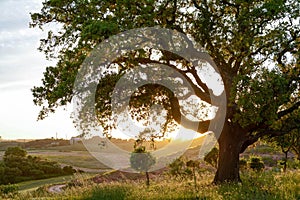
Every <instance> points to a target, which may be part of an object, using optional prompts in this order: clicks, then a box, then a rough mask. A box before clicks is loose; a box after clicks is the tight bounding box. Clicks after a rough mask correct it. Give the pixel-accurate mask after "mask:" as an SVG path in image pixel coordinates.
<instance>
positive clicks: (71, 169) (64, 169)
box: [62, 166, 76, 174]
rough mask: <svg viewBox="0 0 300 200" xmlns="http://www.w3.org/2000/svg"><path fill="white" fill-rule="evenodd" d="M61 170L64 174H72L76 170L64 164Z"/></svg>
mask: <svg viewBox="0 0 300 200" xmlns="http://www.w3.org/2000/svg"><path fill="white" fill-rule="evenodd" d="M62 170H63V172H64V173H65V174H74V173H75V172H76V170H75V169H73V167H72V166H64V167H63V169H62Z"/></svg>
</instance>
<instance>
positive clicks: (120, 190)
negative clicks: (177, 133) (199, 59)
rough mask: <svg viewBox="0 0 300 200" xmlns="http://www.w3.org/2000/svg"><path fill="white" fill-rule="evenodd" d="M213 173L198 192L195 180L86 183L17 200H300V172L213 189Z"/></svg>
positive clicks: (248, 177) (256, 176)
mask: <svg viewBox="0 0 300 200" xmlns="http://www.w3.org/2000/svg"><path fill="white" fill-rule="evenodd" d="M213 175H214V174H213V173H203V174H201V176H200V177H198V185H197V191H195V189H194V185H193V182H192V180H183V181H181V180H174V179H172V178H167V177H164V178H158V179H157V180H151V185H150V187H149V188H147V187H146V186H145V184H144V182H141V181H135V182H123V183H121V182H118V183H117V182H115V183H102V184H94V183H91V182H84V183H82V187H72V188H69V189H68V190H66V191H65V192H64V193H62V194H49V193H38V194H37V193H36V194H34V193H31V194H27V196H26V194H23V195H19V196H15V197H14V198H15V199H30V198H32V199H37V198H38V199H39V198H43V199H86V200H88V199H101V200H105V199H109V200H111V199H112V200H114V199H128V200H131V199H139V200H140V199H141V200H142V199H151V200H152V199H153V200H154V199H155V200H157V199H207V200H223V199H225V200H236V199H239V200H248V199H256V200H296V199H300V193H299V191H300V188H299V186H300V171H299V170H297V171H289V172H288V173H286V174H284V173H276V172H272V171H268V172H263V173H254V172H252V171H248V172H245V173H242V179H243V184H224V185H211V184H210V183H211V181H212V179H213Z"/></svg>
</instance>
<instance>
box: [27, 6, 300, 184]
mask: <svg viewBox="0 0 300 200" xmlns="http://www.w3.org/2000/svg"><path fill="white" fill-rule="evenodd" d="M31 17H32V23H31V26H32V27H40V28H43V27H44V26H46V25H48V24H51V23H58V24H59V25H60V27H61V28H60V29H59V31H58V32H55V31H49V32H48V37H47V38H45V39H42V40H41V45H40V50H41V51H43V52H44V53H45V54H46V56H47V57H48V58H57V59H58V62H57V64H56V66H49V67H47V69H46V71H45V73H44V78H43V85H42V86H40V87H34V88H33V90H32V91H33V95H34V102H35V104H36V105H39V106H42V110H41V112H40V115H39V118H40V119H43V118H44V117H46V116H47V115H48V114H49V113H51V112H54V111H55V109H56V107H58V106H62V105H66V104H67V103H69V102H70V101H71V99H72V97H73V96H74V93H73V84H74V81H75V78H76V75H77V73H78V71H79V69H80V65H81V64H82V62H83V61H84V59H85V58H86V57H87V56H88V55H89V54H90V52H91V50H92V49H93V48H94V47H95V46H96V45H97V44H99V43H100V42H102V41H104V40H105V39H107V38H109V37H110V36H112V35H115V34H117V33H120V32H122V31H126V30H130V29H133V28H141V27H149V26H160V27H164V28H169V29H172V30H176V31H178V32H180V33H184V34H188V35H190V36H192V37H193V38H194V39H195V41H197V42H198V43H200V44H201V45H202V46H203V47H204V48H205V51H206V52H207V53H208V54H209V55H210V56H211V58H212V59H213V61H214V62H215V64H216V66H217V68H218V71H219V73H220V76H221V78H222V80H223V85H224V91H223V93H222V94H221V95H224V94H226V98H227V99H226V100H227V105H225V107H226V118H225V123H224V128H223V131H222V133H221V135H220V137H219V140H218V142H219V150H220V151H219V159H218V170H217V173H216V177H215V182H225V181H240V177H239V168H238V163H239V154H240V153H241V152H243V151H244V150H245V149H246V148H247V147H248V146H249V145H251V144H253V143H254V142H256V141H257V140H258V139H259V138H262V137H264V136H268V137H274V136H279V135H284V134H288V133H290V131H291V130H293V129H299V124H300V122H299V119H300V117H299V116H300V111H299V106H300V100H299V96H300V95H299V92H300V86H299V80H300V64H299V61H300V53H299V52H300V51H299V48H300V41H299V37H300V26H299V19H300V2H299V1H298V0H255V1H248V0H209V1H208V0H188V1H186V0H173V1H169V0H160V1H156V0H113V1H111V0H109V1H108V0H103V1H98V0H46V1H45V2H44V3H43V8H42V10H41V11H40V12H39V13H32V14H31ZM153 37H156V38H159V37H160V36H155V35H154V36H153ZM174 43H176V41H174ZM157 51H159V52H160V53H161V56H160V57H159V58H158V59H153V58H152V57H153V55H155V54H156V53H157ZM149 63H161V64H164V65H167V66H168V67H170V68H172V69H174V70H176V71H178V72H179V73H180V74H181V75H182V76H184V77H185V78H186V79H187V80H188V82H189V83H190V84H191V85H192V87H193V89H194V90H195V95H196V97H197V98H199V100H200V99H201V100H202V101H203V102H206V103H208V104H210V103H211V99H214V98H218V97H219V96H218V95H216V94H211V88H209V87H208V84H207V82H206V81H205V80H202V76H200V74H199V71H201V67H199V63H190V62H187V61H186V60H185V59H184V58H182V57H180V56H178V55H174V54H172V53H170V52H167V51H163V50H161V49H152V48H151V47H147V48H146V47H145V48H144V49H140V50H137V51H134V52H126V53H124V54H122V55H120V57H119V58H118V59H116V60H115V61H114V63H112V64H111V65H109V66H101V67H103V69H110V73H106V74H102V77H101V80H100V83H99V87H98V90H97V94H96V99H97V102H96V105H95V106H96V112H97V117H98V119H97V120H98V122H99V124H100V125H102V126H103V128H104V130H105V131H106V133H109V128H113V126H114V125H115V124H114V123H113V122H112V121H111V119H113V116H111V115H112V112H111V103H112V102H111V97H110V95H111V94H112V91H113V89H114V86H115V83H116V82H117V81H118V80H119V78H120V77H121V76H122V75H123V74H125V73H126V72H127V71H128V70H129V69H132V68H134V66H136V65H137V64H144V65H146V64H149ZM202 67H203V66H202ZM116 69H117V70H116ZM112 72H115V73H112ZM187 96H188V95H187ZM187 98H188V97H186V96H185V97H182V98H180V99H178V98H175V97H174V94H172V92H170V91H168V90H166V89H165V88H164V87H161V86H159V85H155V84H149V85H146V86H143V87H141V88H139V89H138V90H137V92H136V93H135V94H134V95H133V97H132V103H131V104H130V106H131V108H130V112H131V114H132V116H134V117H135V118H136V119H141V118H146V117H147V116H148V115H147V108H148V110H149V108H150V107H151V106H152V105H153V104H160V105H162V107H163V108H164V110H165V111H166V112H167V115H166V118H167V119H166V120H165V124H164V126H163V128H162V129H161V131H162V132H163V133H164V132H166V131H168V130H169V129H168V127H170V126H167V125H168V124H171V125H172V126H173V125H176V124H182V123H181V122H182V121H181V119H182V117H183V116H186V115H193V117H194V120H193V121H192V122H191V120H189V119H185V118H184V120H187V121H189V122H190V123H185V124H191V123H193V122H195V120H196V121H197V120H198V121H197V122H199V126H198V132H199V133H203V132H205V131H207V130H208V124H209V122H210V120H209V119H203V118H202V119H201V117H199V114H200V113H201V108H199V106H197V105H194V106H193V108H194V110H193V111H190V110H184V108H183V107H182V106H180V102H182V101H184V100H187ZM220 112H222V111H220ZM145 113H146V114H145ZM218 114H220V113H217V114H216V118H217V117H218ZM200 116H201V115H200ZM195 118H196V119H195ZM166 127H167V128H166ZM187 128H189V127H187Z"/></svg>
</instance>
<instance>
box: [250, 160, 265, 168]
mask: <svg viewBox="0 0 300 200" xmlns="http://www.w3.org/2000/svg"><path fill="white" fill-rule="evenodd" d="M249 166H250V168H251V169H253V170H255V171H262V170H263V169H264V168H265V165H264V163H263V161H262V159H261V157H251V158H250V163H249Z"/></svg>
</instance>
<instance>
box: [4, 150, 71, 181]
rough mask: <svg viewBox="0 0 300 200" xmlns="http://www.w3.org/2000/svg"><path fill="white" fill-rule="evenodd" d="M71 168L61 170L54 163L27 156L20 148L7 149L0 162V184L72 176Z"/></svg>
mask: <svg viewBox="0 0 300 200" xmlns="http://www.w3.org/2000/svg"><path fill="white" fill-rule="evenodd" d="M74 172H75V170H74V169H73V168H72V167H71V166H66V167H64V168H61V167H60V165H59V164H58V163H56V162H52V161H48V160H43V159H41V158H40V157H36V156H31V155H28V156H27V152H26V151H25V150H24V149H21V148H20V147H9V148H8V149H7V150H6V151H5V154H4V157H3V162H0V184H9V183H18V182H21V181H25V180H34V179H42V178H48V177H54V176H61V175H67V174H73V173H74Z"/></svg>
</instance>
